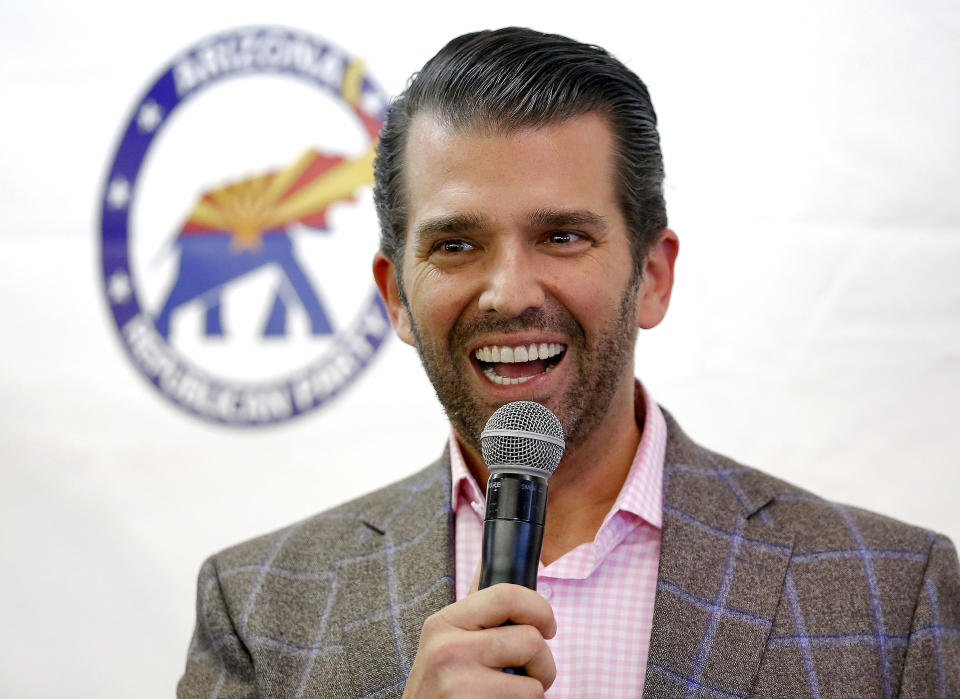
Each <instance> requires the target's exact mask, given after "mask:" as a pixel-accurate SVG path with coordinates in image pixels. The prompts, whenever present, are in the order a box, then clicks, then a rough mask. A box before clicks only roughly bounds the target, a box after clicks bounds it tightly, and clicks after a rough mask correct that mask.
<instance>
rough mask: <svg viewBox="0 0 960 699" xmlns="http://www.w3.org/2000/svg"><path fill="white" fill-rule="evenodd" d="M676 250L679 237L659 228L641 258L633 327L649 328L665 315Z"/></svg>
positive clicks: (668, 301) (671, 283)
mask: <svg viewBox="0 0 960 699" xmlns="http://www.w3.org/2000/svg"><path fill="white" fill-rule="evenodd" d="M679 250H680V239H679V238H678V237H677V234H676V233H674V232H673V231H672V230H670V229H669V228H663V229H661V231H660V235H659V237H658V238H657V241H656V242H655V243H654V244H653V246H651V248H650V250H649V252H647V257H646V259H645V260H644V261H643V277H642V278H641V281H640V288H639V289H638V290H637V327H639V328H643V329H644V330H649V329H650V328H652V327H654V326H655V325H657V324H658V323H659V322H660V321H661V320H663V317H664V316H665V315H666V314H667V307H668V306H669V305H670V293H671V292H672V291H673V264H674V262H676V260H677V253H678V252H679Z"/></svg>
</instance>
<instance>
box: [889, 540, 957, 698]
mask: <svg viewBox="0 0 960 699" xmlns="http://www.w3.org/2000/svg"><path fill="white" fill-rule="evenodd" d="M900 696H901V697H904V698H912V697H960V564H958V562H957V552H956V549H954V547H953V544H952V543H951V542H950V540H949V539H947V538H946V537H944V536H937V537H935V538H934V540H933V544H932V545H931V547H930V556H929V558H928V561H927V569H926V571H925V572H924V576H923V582H922V583H921V587H920V592H919V597H918V599H917V604H916V609H915V611H914V614H913V623H912V625H911V627H910V636H909V639H908V646H907V654H906V660H905V664H904V669H903V680H902V682H901V684H900Z"/></svg>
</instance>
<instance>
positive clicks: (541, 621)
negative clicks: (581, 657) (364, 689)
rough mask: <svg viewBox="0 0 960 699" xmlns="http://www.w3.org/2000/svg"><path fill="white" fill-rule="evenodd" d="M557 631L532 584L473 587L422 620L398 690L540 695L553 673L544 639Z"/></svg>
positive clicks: (436, 694)
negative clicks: (517, 671)
mask: <svg viewBox="0 0 960 699" xmlns="http://www.w3.org/2000/svg"><path fill="white" fill-rule="evenodd" d="M506 621H510V622H512V625H511V626H502V624H503V623H504V622H506ZM556 632H557V622H556V620H555V619H554V617H553V609H551V607H550V605H549V604H548V603H547V601H546V600H545V599H544V598H543V597H541V596H540V595H538V594H537V593H536V592H534V591H533V590H529V589H527V588H525V587H521V586H519V585H509V584H506V583H502V584H500V585H494V586H492V587H488V588H486V589H484V590H480V591H478V592H472V593H471V594H469V595H467V596H466V597H464V598H463V599H462V600H460V601H459V602H455V603H454V604H451V605H449V606H447V607H444V608H443V609H441V610H440V611H439V612H437V613H436V614H433V615H432V616H430V617H429V618H428V619H427V620H426V622H424V624H423V631H422V632H421V634H420V647H419V649H418V650H417V657H416V659H415V660H414V663H413V668H412V670H411V671H410V678H409V679H408V681H407V687H406V690H405V691H404V694H403V696H404V697H406V698H408V699H413V698H414V697H473V696H476V697H542V696H543V693H544V692H545V691H546V690H547V689H548V688H549V687H550V685H551V684H553V680H554V678H555V677H556V675H557V668H556V665H554V663H553V654H552V653H551V652H550V649H549V648H548V647H547V642H546V640H545V639H547V638H553V636H554V634H555V633H556ZM505 667H523V668H525V669H526V671H527V675H528V676H527V677H523V676H521V675H511V674H508V673H505V672H503V671H502V668H505Z"/></svg>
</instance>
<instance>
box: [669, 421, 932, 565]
mask: <svg viewBox="0 0 960 699" xmlns="http://www.w3.org/2000/svg"><path fill="white" fill-rule="evenodd" d="M664 416H665V417H666V420H667V430H668V435H669V436H668V442H667V454H666V459H665V469H666V470H665V479H664V485H665V488H666V491H665V492H666V500H665V502H666V503H668V504H672V505H675V506H677V507H678V508H679V509H681V510H683V511H687V512H698V511H699V512H706V513H708V514H709V513H716V512H734V513H737V514H740V515H743V516H745V517H748V518H758V519H759V520H760V521H761V522H764V523H766V524H767V525H769V526H771V527H773V528H775V529H778V530H780V531H783V532H785V533H788V534H790V535H792V536H793V537H794V541H795V546H796V547H797V550H804V549H808V550H811V551H813V550H823V551H831V550H841V549H842V550H850V549H857V548H868V549H869V548H880V549H884V550H891V551H897V550H901V551H904V552H910V553H911V554H913V553H919V552H924V556H926V553H927V552H928V551H929V550H930V547H931V546H932V544H933V542H934V539H936V538H938V536H937V535H936V534H935V533H934V532H932V531H930V530H928V529H924V528H923V527H919V526H914V525H912V524H907V523H905V522H901V521H899V520H896V519H894V518H892V517H888V516H886V515H882V514H879V513H876V512H871V511H869V510H866V509H863V508H860V507H856V506H852V505H846V504H842V503H838V502H834V501H832V500H829V499H827V498H824V497H821V496H819V495H816V494H814V493H812V492H810V491H808V490H805V489H803V488H800V487H798V486H796V485H794V484H793V483H789V482H787V481H785V480H782V479H780V478H777V477H776V476H773V475H770V474H769V473H766V472H764V471H761V470H759V469H756V468H753V467H751V466H746V465H744V464H742V463H739V462H738V461H735V460H734V459H731V458H729V457H727V456H724V455H722V454H719V453H717V452H714V451H711V450H709V449H706V448H704V447H702V446H700V445H699V444H697V443H696V442H694V441H693V440H692V439H690V438H689V437H688V436H687V435H686V434H685V433H684V432H683V430H682V429H681V428H680V426H679V425H678V424H677V422H676V420H675V419H674V418H673V417H672V416H671V415H670V414H669V413H667V412H666V411H664ZM708 510H712V512H707V511H708ZM939 538H943V537H939Z"/></svg>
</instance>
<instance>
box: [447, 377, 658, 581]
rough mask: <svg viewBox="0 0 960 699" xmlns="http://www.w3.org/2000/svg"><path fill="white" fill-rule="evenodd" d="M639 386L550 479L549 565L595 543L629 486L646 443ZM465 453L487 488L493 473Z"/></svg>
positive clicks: (622, 395) (625, 388) (619, 399)
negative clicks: (632, 469)
mask: <svg viewBox="0 0 960 699" xmlns="http://www.w3.org/2000/svg"><path fill="white" fill-rule="evenodd" d="M634 386H635V384H634V383H633V382H632V381H630V382H623V385H622V387H621V389H620V390H618V392H617V394H616V395H615V396H614V399H613V401H612V402H611V405H610V409H609V411H608V412H607V415H606V416H605V417H604V419H603V421H602V422H601V423H600V424H599V425H598V426H597V427H596V428H595V429H594V430H592V431H591V433H590V435H589V437H588V438H587V439H586V440H585V441H583V442H582V443H580V444H579V445H577V446H576V447H574V448H572V449H571V448H568V450H567V451H566V452H565V453H564V457H563V461H562V462H561V464H560V466H559V467H558V468H557V470H556V472H555V473H554V474H553V476H551V477H550V494H549V498H548V505H547V521H546V525H545V527H544V536H543V551H542V554H541V556H540V559H541V561H543V563H544V565H548V564H550V563H551V562H553V561H555V560H556V559H558V558H560V557H561V556H562V555H563V554H565V553H567V551H570V550H572V549H574V548H576V547H577V546H579V545H580V544H582V543H585V542H588V541H593V539H594V537H595V536H596V534H597V531H598V530H599V529H600V525H601V524H603V518H604V517H605V516H606V514H607V512H609V511H610V508H611V507H613V503H614V502H615V501H616V499H617V495H619V493H620V489H621V488H622V487H623V484H624V482H625V481H626V478H627V474H628V473H629V472H630V466H631V464H632V463H633V459H634V456H635V454H636V451H637V445H638V444H639V443H640V436H641V432H640V428H639V427H638V424H643V419H644V416H643V415H638V414H637V413H636V407H635V404H636V403H635V402H636V401H638V400H639V401H640V405H641V409H642V405H643V403H642V400H640V399H639V398H637V397H635V395H634V392H635V388H634ZM458 441H459V442H460V446H461V451H462V452H463V455H464V458H465V460H466V462H467V466H468V468H469V469H470V471H471V473H472V474H473V476H474V478H476V480H477V483H478V484H479V485H480V487H481V488H483V487H484V486H485V484H486V479H487V475H488V473H487V469H486V465H485V464H484V463H483V460H482V458H481V457H480V455H479V454H476V453H475V452H474V451H473V450H472V449H470V448H469V447H467V446H466V445H465V444H464V443H463V440H458Z"/></svg>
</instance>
